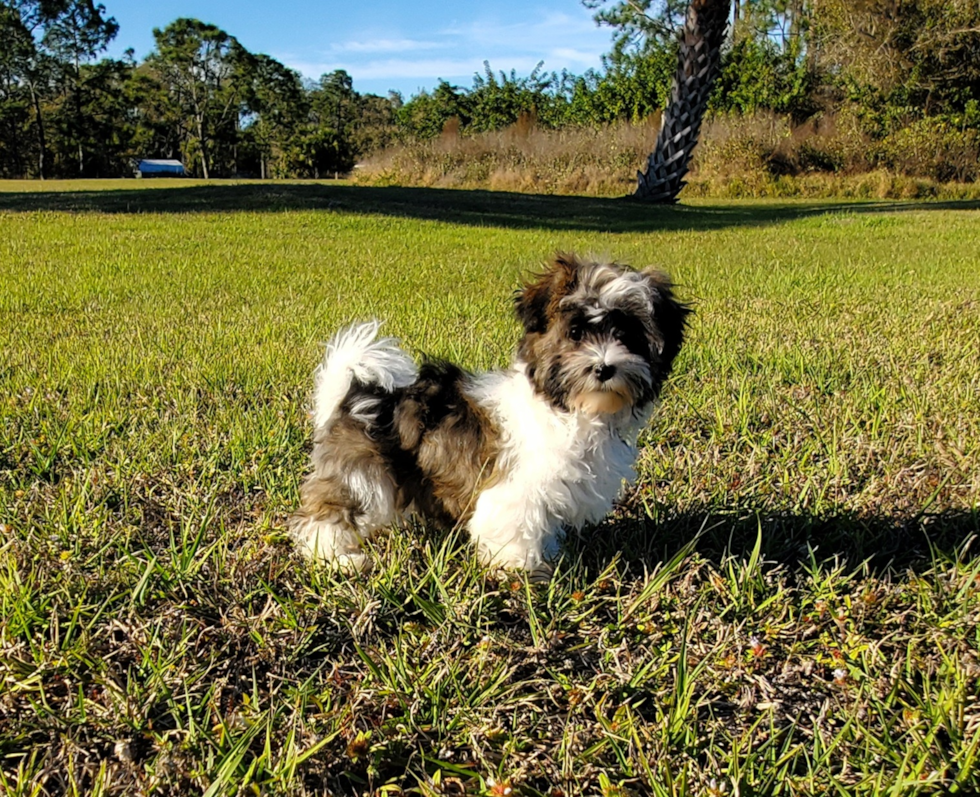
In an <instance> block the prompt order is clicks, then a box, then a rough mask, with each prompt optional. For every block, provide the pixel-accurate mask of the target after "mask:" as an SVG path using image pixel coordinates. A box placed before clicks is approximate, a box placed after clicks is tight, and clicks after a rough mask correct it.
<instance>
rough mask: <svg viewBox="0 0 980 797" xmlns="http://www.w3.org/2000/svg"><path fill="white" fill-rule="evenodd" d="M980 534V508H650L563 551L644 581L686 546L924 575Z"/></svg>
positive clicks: (615, 519)
mask: <svg viewBox="0 0 980 797" xmlns="http://www.w3.org/2000/svg"><path fill="white" fill-rule="evenodd" d="M978 535H980V508H973V509H968V510H948V511H940V512H936V513H920V514H919V515H917V516H902V515H890V514H887V513H881V514H867V513H860V514H859V513H854V512H838V513H833V514H824V515H820V514H799V513H794V512H790V511H778V510H777V511H764V510H759V511H751V510H749V509H747V508H744V507H737V506H730V507H725V506H720V507H707V506H706V507H699V508H694V509H689V510H685V511H682V512H676V513H672V512H670V511H669V510H668V511H662V512H659V513H658V516H656V517H651V516H650V515H649V514H648V513H647V512H646V511H645V510H644V509H643V508H626V509H621V510H619V511H618V512H616V513H615V514H614V515H613V516H612V517H610V518H609V519H607V520H606V521H605V522H604V523H602V524H600V525H598V526H596V527H593V528H592V529H586V530H585V531H583V532H582V533H580V534H569V535H568V536H567V538H566V540H565V544H564V548H563V551H564V555H565V557H566V558H567V559H568V560H570V561H576V562H580V563H581V566H582V567H584V569H585V570H586V571H587V572H589V573H600V572H602V571H603V570H604V569H605V568H607V567H608V566H609V564H610V563H612V562H613V561H617V560H618V561H619V562H621V563H622V565H623V566H624V568H625V569H626V570H627V571H628V572H630V573H637V574H641V573H643V572H644V571H646V570H653V569H654V568H655V567H657V566H658V565H661V564H663V563H665V562H668V561H670V560H671V559H672V558H673V557H674V556H675V555H677V554H678V553H680V552H681V551H683V550H684V549H685V548H686V547H689V548H691V549H692V552H694V551H696V552H697V554H698V555H699V556H700V557H702V558H704V559H706V560H707V561H709V562H711V563H712V564H714V565H715V566H721V565H722V564H723V563H724V562H725V561H728V560H729V559H731V558H735V559H736V560H746V559H748V558H749V557H751V555H752V553H753V551H754V549H755V547H756V545H757V544H758V545H759V555H760V557H761V559H763V560H764V561H766V562H769V563H773V564H780V565H784V566H785V567H786V568H788V569H790V570H794V569H797V568H799V567H801V566H808V565H809V564H810V563H811V562H814V561H815V562H818V563H827V562H833V563H834V564H837V565H839V566H841V567H842V568H844V569H845V570H854V569H856V568H857V567H859V566H862V565H865V566H867V567H868V569H869V570H870V572H872V573H878V574H884V573H889V572H891V573H896V572H906V571H909V570H911V571H913V572H923V571H925V570H928V569H930V568H931V567H933V566H934V564H935V563H936V562H937V561H944V560H945V561H953V560H957V559H961V558H963V557H964V556H968V555H971V554H972V555H975V552H972V551H970V548H971V547H972V546H971V545H970V543H971V542H972V540H973V538H975V537H977V536H978Z"/></svg>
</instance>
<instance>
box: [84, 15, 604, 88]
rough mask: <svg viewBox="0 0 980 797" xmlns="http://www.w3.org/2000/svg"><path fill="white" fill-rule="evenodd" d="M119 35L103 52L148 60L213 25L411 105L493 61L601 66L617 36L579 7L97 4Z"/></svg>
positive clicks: (287, 60) (305, 67) (310, 73)
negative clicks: (177, 31) (395, 94)
mask: <svg viewBox="0 0 980 797" xmlns="http://www.w3.org/2000/svg"><path fill="white" fill-rule="evenodd" d="M99 2H101V3H102V4H103V5H104V6H105V9H106V14H107V15H109V16H112V17H115V18H116V21H117V22H118V23H119V33H118V35H117V36H116V38H115V40H114V41H113V42H112V44H111V45H110V46H109V49H108V51H107V52H106V55H108V56H112V57H116V58H118V57H120V56H121V55H122V54H123V52H124V51H125V50H126V49H128V48H132V49H133V50H134V51H135V55H136V57H137V59H140V60H142V59H143V58H144V57H145V56H146V55H147V54H148V53H149V52H150V51H151V50H152V49H153V28H164V27H166V26H167V25H168V24H169V23H170V22H172V21H173V20H175V19H177V18H178V17H195V18H197V19H200V20H201V21H203V22H210V23H212V24H214V25H217V26H218V27H220V28H222V29H223V30H225V31H226V32H227V33H229V34H231V35H232V36H235V37H236V38H237V39H238V40H239V41H240V42H241V43H242V44H243V45H244V46H245V47H246V48H247V49H248V50H249V51H251V52H253V53H265V54H267V55H271V56H272V57H274V58H276V59H277V60H279V61H281V62H282V63H284V64H286V65H287V66H289V67H292V68H293V69H296V70H297V71H299V72H300V73H301V74H302V75H303V76H304V77H307V78H312V79H316V78H318V77H319V76H320V75H322V74H324V73H327V72H332V71H333V70H335V69H346V70H347V72H348V73H349V74H350V76H351V77H352V78H353V80H354V88H355V90H357V91H359V92H361V93H362V94H363V93H373V94H381V95H384V94H387V92H388V91H389V90H395V91H400V92H402V94H403V95H404V97H405V99H408V98H409V97H410V96H412V95H413V94H417V93H418V92H419V91H420V90H421V89H432V88H433V87H434V86H435V85H436V84H437V83H438V82H439V80H440V79H443V80H448V81H449V82H450V83H453V84H454V85H458V86H463V87H465V88H468V87H470V86H471V85H472V81H473V74H474V73H475V72H480V73H482V72H483V62H484V61H485V60H488V61H489V62H490V66H491V67H492V68H493V70H494V72H500V71H501V70H503V71H505V72H507V73H510V71H511V70H512V69H515V70H517V74H518V75H527V74H529V73H530V72H531V70H532V69H534V67H535V65H536V64H537V63H538V62H539V61H544V69H545V70H546V71H548V72H551V71H556V72H560V71H561V70H562V69H567V70H569V71H570V72H573V73H575V74H581V73H582V72H584V71H585V70H587V69H589V68H598V67H600V65H601V56H602V54H603V53H606V52H608V51H609V50H610V48H611V44H612V33H611V31H610V30H609V28H599V27H598V26H597V25H596V23H595V22H594V21H593V19H592V13H593V12H592V11H590V10H589V9H587V8H585V7H584V6H583V5H582V3H581V0H523V1H522V0H500V1H499V2H489V3H488V2H473V1H472V0H459V1H458V2H445V0H442V2H436V0H417V1H416V2H399V1H398V0H347V2H337V0H326V1H325V2H323V1H321V2H316V0H277V2H258V1H257V0H237V2H236V0H168V1H167V2H147V0H99Z"/></svg>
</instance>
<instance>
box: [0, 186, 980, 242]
mask: <svg viewBox="0 0 980 797" xmlns="http://www.w3.org/2000/svg"><path fill="white" fill-rule="evenodd" d="M125 185H126V183H124V182H121V183H120V186H125ZM978 209H980V201H958V202H922V201H914V202H912V201H905V202H891V201H840V200H819V201H789V202H771V203H764V204H760V203H744V204H741V203H740V204H718V205H710V204H704V205H696V206H694V205H684V204H679V205H645V204H643V203H640V202H636V201H632V200H630V199H625V198H619V199H606V198H593V197H578V196H552V195H543V194H518V193H509V192H502V191H473V190H451V189H438V188H399V187H390V188H384V187H373V186H352V185H328V184H323V183H309V184H303V183H268V184H261V183H258V184H257V183H248V184H240V183H228V184H220V183H219V184H214V185H203V186H202V185H189V186H186V187H185V186H177V187H166V188H127V187H120V188H118V189H111V190H68V191H50V190H38V191H25V192H3V191H0V211H10V212H28V211H38V210H54V211H70V212H99V213H216V212H222V213H228V212H238V211H247V212H281V211H288V210H326V211H339V212H343V213H365V214H368V213H370V214H379V215H385V216H392V217H397V218H408V219H420V220H432V221H445V222H452V223H454V224H468V225H472V226H477V227H503V228H510V229H554V230H581V231H594V232H617V233H626V232H652V231H658V230H664V231H676V230H718V229H724V228H728V227H746V226H765V225H771V224H779V223H782V222H787V221H792V220H795V219H800V218H806V217H810V216H819V215H821V214H827V213H834V212H847V213H891V212H896V211H909V210H978Z"/></svg>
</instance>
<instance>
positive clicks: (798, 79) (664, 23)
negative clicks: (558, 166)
mask: <svg viewBox="0 0 980 797" xmlns="http://www.w3.org/2000/svg"><path fill="white" fill-rule="evenodd" d="M583 2H584V3H585V5H586V6H588V7H590V8H592V9H593V10H594V12H595V17H596V20H597V21H598V22H599V23H600V24H603V25H608V26H610V27H611V28H612V29H613V30H614V31H615V34H616V35H615V40H614V45H613V47H612V49H611V51H610V52H609V53H608V54H607V55H606V56H605V57H604V59H603V66H602V68H601V69H597V70H589V71H588V72H586V73H585V74H582V75H574V74H571V73H569V72H567V71H563V72H561V73H556V72H547V71H545V70H544V69H543V65H539V66H538V68H536V69H535V70H533V71H532V72H531V74H529V75H517V74H516V73H514V72H511V73H510V74H506V73H501V72H494V71H493V70H492V69H491V67H490V65H489V64H486V65H485V68H484V71H483V72H482V73H480V74H477V75H475V76H474V78H473V81H472V85H471V86H470V87H468V88H467V87H460V86H455V85H452V84H451V83H449V82H447V81H441V82H440V83H439V84H438V85H437V86H436V87H435V88H434V89H433V90H432V91H423V92H420V93H419V94H417V95H415V96H413V97H411V98H409V99H408V100H407V101H406V100H404V98H403V97H402V96H401V95H399V94H398V93H395V92H391V93H389V94H388V96H385V97H381V96H377V95H374V94H361V93H358V92H357V91H355V90H354V88H353V81H352V78H351V76H350V75H349V74H347V73H346V72H345V71H343V70H337V71H334V72H331V73H329V74H325V75H323V76H321V77H320V78H319V79H318V80H315V81H313V80H304V79H303V78H302V77H301V76H300V75H299V74H298V73H297V72H295V71H294V70H292V69H290V68H288V67H286V66H285V65H283V64H281V63H280V62H279V61H277V60H276V59H274V58H272V57H270V56H268V55H263V54H259V53H252V52H249V51H248V50H247V49H246V48H245V47H244V46H243V45H242V44H241V43H240V42H239V41H238V40H237V39H236V38H235V37H234V36H233V35H231V34H230V33H228V32H226V31H224V30H222V29H221V28H219V27H217V26H215V25H212V24H208V23H205V22H201V21H199V20H196V19H188V18H182V19H177V20H175V21H174V22H172V23H171V24H170V25H168V26H167V27H165V28H163V29H155V30H154V31H153V37H154V48H153V50H152V52H151V53H150V54H149V55H148V56H147V57H146V58H145V59H143V60H142V61H137V60H136V59H135V57H134V55H133V53H132V51H128V52H127V54H126V55H125V56H124V57H123V58H121V59H111V58H104V57H100V56H101V54H102V53H104V51H105V49H106V48H107V46H108V45H109V43H110V42H111V41H112V40H113V38H114V37H115V36H116V35H117V33H118V31H119V26H118V24H117V23H116V21H115V20H114V19H113V18H112V17H111V16H109V14H108V12H107V11H106V9H105V7H104V6H103V5H101V4H97V3H94V2H93V0H0V177H41V178H46V177H108V176H120V175H126V174H131V173H132V168H133V166H132V164H133V162H134V160H136V159H139V158H153V157H156V158H177V159H180V160H181V161H183V162H184V164H185V165H186V166H187V167H188V169H189V171H190V172H191V173H193V174H196V175H199V176H202V177H216V176H222V177H224V176H235V175H251V176H256V177H322V176H328V175H332V174H336V173H341V172H345V171H347V170H349V169H350V168H351V167H352V166H353V164H354V163H355V161H356V160H357V158H359V157H361V156H363V155H364V154H366V153H369V152H371V151H373V150H377V149H380V148H383V147H385V146H388V145H390V144H392V143H394V142H396V141H402V140H406V139H418V138H429V137H433V136H437V135H440V134H442V133H443V132H444V131H452V132H458V133H461V134H467V133H476V132H481V131H488V130H495V129H500V128H503V127H506V126H508V125H512V124H514V123H515V122H517V121H518V120H519V119H524V120H525V121H526V122H528V123H532V124H537V125H540V126H543V127H550V128H562V127H567V126H575V125H602V124H606V123H609V122H613V121H617V120H624V119H625V120H632V121H640V120H643V119H645V118H647V117H649V116H651V115H652V114H653V113H654V112H656V111H657V110H660V109H662V108H663V107H664V105H665V104H666V102H667V99H668V94H669V91H670V80H671V76H672V74H673V71H674V69H675V66H676V63H677V61H676V53H677V50H676V47H677V38H676V34H675V32H676V30H677V29H678V27H679V26H680V24H681V22H682V21H683V18H684V14H685V12H686V9H687V5H688V0H626V2H616V1H615V0H583ZM733 5H734V8H733V18H732V23H733V24H732V26H731V31H730V35H729V37H728V40H727V43H726V45H725V48H724V52H723V64H722V72H721V76H720V78H719V80H718V82H717V86H716V89H715V92H714V94H713V96H712V100H711V105H710V107H711V109H712V110H713V111H715V112H717V113H743V114H744V113H754V112H756V111H760V110H769V111H774V112H776V113H780V114H787V115H789V116H790V117H791V118H792V119H793V120H794V122H796V123H802V122H805V121H806V120H808V119H811V118H814V117H816V116H819V115H821V114H824V113H826V112H828V111H831V110H839V109H841V108H845V107H846V108H847V109H849V111H850V112H851V113H852V114H853V116H854V117H855V118H856V119H858V121H859V123H860V124H861V125H862V126H863V128H864V129H865V130H866V131H868V133H869V134H870V135H887V134H888V133H890V132H893V131H894V130H895V129H896V128H897V127H900V126H903V125H909V124H913V123H915V122H916V121H918V120H923V119H928V120H939V122H941V123H942V124H943V125H946V126H948V127H951V128H953V129H957V130H972V131H974V132H976V131H978V130H980V105H978V103H980V6H978V5H977V3H976V2H975V0H735V2H734V4H733Z"/></svg>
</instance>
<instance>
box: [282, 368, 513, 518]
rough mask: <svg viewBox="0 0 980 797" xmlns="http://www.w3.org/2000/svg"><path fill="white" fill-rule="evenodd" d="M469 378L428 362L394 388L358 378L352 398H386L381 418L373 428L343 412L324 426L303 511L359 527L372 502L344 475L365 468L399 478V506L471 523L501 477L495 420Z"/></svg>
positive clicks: (303, 492) (381, 478)
mask: <svg viewBox="0 0 980 797" xmlns="http://www.w3.org/2000/svg"><path fill="white" fill-rule="evenodd" d="M466 378H467V374H466V373H465V372H463V371H462V370H460V369H459V368H456V367H455V366H452V365H449V364H446V363H426V364H425V365H423V366H422V369H421V371H420V374H419V379H418V381H417V382H416V383H415V384H413V385H411V386H409V387H407V388H402V389H397V390H395V391H393V392H391V393H387V392H384V391H382V390H379V389H376V388H374V387H373V386H367V387H365V386H361V385H357V384H355V385H354V386H353V387H352V388H351V391H350V393H349V394H348V397H347V399H346V401H345V406H349V405H350V404H351V403H352V402H353V401H354V400H356V399H357V398H358V397H363V396H364V395H369V396H371V397H373V398H375V399H377V400H378V401H379V410H378V416H377V420H376V422H375V423H373V424H372V425H371V428H370V429H368V428H366V427H365V425H364V424H363V423H362V422H361V421H359V420H358V419H356V418H355V417H353V416H351V415H348V414H342V415H341V416H340V417H339V418H338V419H337V420H336V421H335V422H334V423H333V424H331V425H330V426H328V427H327V428H326V429H324V430H322V431H321V434H320V435H319V436H318V437H317V438H316V440H315V441H314V448H313V465H314V469H313V473H311V474H310V475H309V476H308V477H307V478H306V480H305V481H304V483H303V486H302V488H301V498H302V505H301V507H300V509H299V512H298V513H297V514H298V516H299V517H301V518H305V517H311V518H313V519H316V520H329V521H331V522H334V523H342V524H343V525H344V527H346V528H350V529H356V528H357V527H358V517H359V516H360V515H362V514H363V513H364V507H361V506H359V505H358V503H357V500H356V498H355V497H354V496H353V495H352V494H351V491H350V490H349V489H347V488H346V487H345V486H344V484H345V478H344V477H345V475H346V474H349V473H353V472H362V473H366V474H369V475H370V477H371V478H373V479H376V480H377V483H383V482H384V481H385V480H386V481H387V482H388V483H390V484H391V485H392V487H393V488H394V491H395V495H396V504H397V510H398V511H399V512H401V513H405V512H408V511H409V510H410V509H415V510H417V511H419V512H421V513H422V514H424V515H425V516H426V517H429V518H432V519H434V520H436V521H438V522H440V523H442V524H443V525H446V526H452V525H454V524H457V523H464V522H465V521H466V519H467V518H468V517H469V515H470V514H471V513H472V510H473V504H474V501H475V499H476V496H477V495H478V494H479V492H480V490H482V489H484V488H485V487H486V486H487V485H488V484H489V483H491V481H492V479H493V476H494V464H495V462H496V458H497V451H498V445H497V443H498V440H497V436H496V433H495V430H494V428H493V425H492V424H491V423H490V421H489V419H488V418H487V417H486V415H485V413H484V412H483V411H482V410H481V409H480V408H479V407H477V406H475V405H474V404H473V402H471V401H470V400H469V399H468V398H467V396H466V395H465V393H463V392H462V390H461V387H462V385H463V383H464V382H465V380H466ZM394 474H397V479H396V478H394V476H393V475H394Z"/></svg>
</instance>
